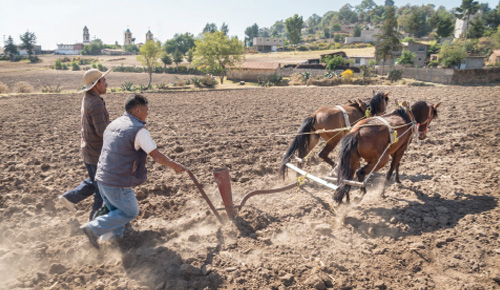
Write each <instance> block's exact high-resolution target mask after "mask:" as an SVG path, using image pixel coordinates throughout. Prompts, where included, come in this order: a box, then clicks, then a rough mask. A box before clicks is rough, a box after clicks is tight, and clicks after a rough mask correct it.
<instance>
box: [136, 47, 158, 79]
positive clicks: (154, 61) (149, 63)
mask: <svg viewBox="0 0 500 290" xmlns="http://www.w3.org/2000/svg"><path fill="white" fill-rule="evenodd" d="M139 51H140V54H139V55H138V56H137V60H139V61H140V62H141V63H142V64H143V65H144V66H145V67H146V69H147V71H148V73H149V83H148V85H147V88H149V87H150V86H151V80H152V79H153V67H154V66H156V65H158V59H159V58H160V57H161V55H162V53H163V52H162V49H161V43H160V42H159V41H147V42H146V44H144V45H143V46H141V48H140V50H139Z"/></svg>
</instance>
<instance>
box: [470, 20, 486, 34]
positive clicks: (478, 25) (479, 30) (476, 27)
mask: <svg viewBox="0 0 500 290" xmlns="http://www.w3.org/2000/svg"><path fill="white" fill-rule="evenodd" d="M468 30H469V32H468V34H469V36H470V37H471V38H480V37H481V36H483V34H484V21H483V20H482V19H481V18H479V17H478V18H476V19H474V20H472V21H471V22H470V26H469V29H468Z"/></svg>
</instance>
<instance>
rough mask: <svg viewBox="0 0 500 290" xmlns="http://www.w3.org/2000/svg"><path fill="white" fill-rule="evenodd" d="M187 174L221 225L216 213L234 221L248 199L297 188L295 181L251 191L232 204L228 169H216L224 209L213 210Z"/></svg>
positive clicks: (327, 184)
mask: <svg viewBox="0 0 500 290" xmlns="http://www.w3.org/2000/svg"><path fill="white" fill-rule="evenodd" d="M286 166H287V167H288V168H290V169H292V170H294V171H295V172H297V173H298V174H300V175H302V176H304V177H305V178H308V179H310V180H312V181H315V182H317V183H319V184H321V185H323V186H326V187H328V188H329V189H333V190H336V189H337V185H335V184H333V183H330V182H328V181H326V180H324V179H321V178H319V177H316V176H314V175H312V174H310V173H307V172H305V171H304V170H302V169H300V168H298V167H296V166H294V165H292V164H290V163H287V164H286ZM187 173H188V174H189V177H191V179H192V180H193V182H194V184H195V185H196V187H197V188H198V190H199V191H200V193H201V195H202V196H203V198H204V199H205V201H206V202H207V203H208V205H209V207H210V209H211V210H212V212H213V213H214V215H215V216H216V217H217V220H218V221H219V222H220V223H221V224H224V220H223V219H222V217H221V216H220V214H219V212H218V211H221V210H225V211H226V214H227V216H228V218H229V219H230V220H234V219H235V218H236V214H237V213H238V211H239V210H241V208H243V206H244V205H245V203H246V202H247V201H248V199H249V198H251V197H253V196H256V195H262V194H271V193H278V192H282V191H286V190H289V189H292V188H296V187H297V186H298V185H297V182H296V181H295V182H293V183H290V184H288V185H285V186H283V187H279V188H273V189H267V190H255V191H251V192H249V193H247V194H246V195H245V196H244V197H243V199H242V200H241V202H240V204H234V203H233V194H232V191H231V178H230V176H229V169H227V168H220V169H216V170H214V171H213V174H214V177H215V181H216V183H217V186H218V188H219V192H220V195H221V198H222V201H223V203H224V207H222V208H215V207H214V206H213V204H212V202H211V201H210V199H209V198H208V196H207V194H206V193H205V191H204V190H203V187H202V186H201V184H200V183H199V182H198V180H197V179H196V177H195V176H194V174H193V173H192V172H191V171H190V170H187Z"/></svg>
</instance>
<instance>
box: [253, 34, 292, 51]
mask: <svg viewBox="0 0 500 290" xmlns="http://www.w3.org/2000/svg"><path fill="white" fill-rule="evenodd" d="M284 45H285V43H284V41H283V39H281V38H271V37H254V38H253V47H254V48H255V49H257V51H260V52H269V51H278V49H279V48H282V47H283V46H284Z"/></svg>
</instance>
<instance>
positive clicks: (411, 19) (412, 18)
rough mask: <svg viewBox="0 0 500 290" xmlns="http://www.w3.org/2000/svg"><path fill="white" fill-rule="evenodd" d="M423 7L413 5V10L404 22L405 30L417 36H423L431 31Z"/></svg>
mask: <svg viewBox="0 0 500 290" xmlns="http://www.w3.org/2000/svg"><path fill="white" fill-rule="evenodd" d="M422 8H423V7H413V9H412V12H411V13H410V14H409V15H408V17H407V18H406V21H405V23H404V27H405V31H406V32H408V33H411V34H413V35H414V36H416V37H422V36H424V35H426V34H427V33H429V32H430V30H431V29H430V27H429V25H428V24H427V22H426V19H427V15H426V13H425V11H424V9H422Z"/></svg>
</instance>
